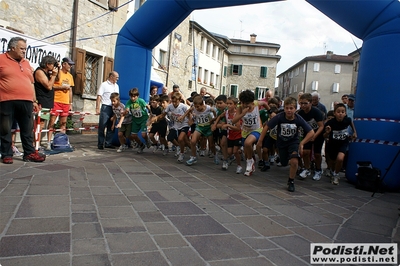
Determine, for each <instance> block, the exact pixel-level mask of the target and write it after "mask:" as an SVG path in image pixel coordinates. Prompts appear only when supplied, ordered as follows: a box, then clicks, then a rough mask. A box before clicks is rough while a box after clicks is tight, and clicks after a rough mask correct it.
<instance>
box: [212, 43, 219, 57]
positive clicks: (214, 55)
mask: <svg viewBox="0 0 400 266" xmlns="http://www.w3.org/2000/svg"><path fill="white" fill-rule="evenodd" d="M217 51H218V47H217V46H215V45H213V48H212V57H213V58H217Z"/></svg>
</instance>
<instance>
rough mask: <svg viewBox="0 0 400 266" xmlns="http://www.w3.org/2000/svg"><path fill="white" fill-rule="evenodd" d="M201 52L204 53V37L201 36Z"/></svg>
mask: <svg viewBox="0 0 400 266" xmlns="http://www.w3.org/2000/svg"><path fill="white" fill-rule="evenodd" d="M200 50H201V51H202V52H204V37H203V36H201V39H200Z"/></svg>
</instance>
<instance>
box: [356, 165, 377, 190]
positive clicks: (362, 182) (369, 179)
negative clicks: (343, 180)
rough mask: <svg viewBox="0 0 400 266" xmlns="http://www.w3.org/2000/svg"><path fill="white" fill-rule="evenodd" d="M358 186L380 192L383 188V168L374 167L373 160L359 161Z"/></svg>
mask: <svg viewBox="0 0 400 266" xmlns="http://www.w3.org/2000/svg"><path fill="white" fill-rule="evenodd" d="M357 165H358V171H357V174H356V176H357V183H356V188H358V189H362V190H366V191H371V192H378V191H380V190H381V189H382V180H381V170H379V168H376V167H373V166H372V163H371V162H357Z"/></svg>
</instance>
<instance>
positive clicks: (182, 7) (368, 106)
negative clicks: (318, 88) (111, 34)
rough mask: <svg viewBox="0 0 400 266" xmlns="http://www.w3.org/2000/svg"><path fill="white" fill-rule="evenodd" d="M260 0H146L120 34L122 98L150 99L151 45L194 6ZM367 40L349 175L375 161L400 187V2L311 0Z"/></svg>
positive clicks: (117, 54)
mask: <svg viewBox="0 0 400 266" xmlns="http://www.w3.org/2000/svg"><path fill="white" fill-rule="evenodd" d="M266 2H274V1H265V0H264V1H261V0H213V1H208V0H207V1H204V0H193V1H191V0H162V1H160V0H147V1H146V2H145V4H144V5H143V6H142V7H141V8H140V9H139V10H138V11H137V12H136V13H135V14H134V15H133V16H132V17H131V18H130V19H129V20H128V21H127V22H126V24H125V25H124V27H123V28H122V29H121V31H120V32H119V34H118V38H117V44H116V51H115V70H116V71H118V72H119V74H120V80H119V85H120V91H121V96H122V99H124V98H125V99H127V98H128V91H129V89H131V88H133V87H137V88H139V91H140V97H142V98H144V99H148V97H149V88H150V76H151V71H150V70H151V58H152V49H153V48H154V47H155V46H156V45H157V44H158V43H159V42H160V41H161V40H163V39H164V38H165V37H166V36H167V35H168V34H169V33H170V32H171V31H172V30H173V29H174V28H175V27H176V26H178V25H179V24H180V23H181V22H182V21H183V20H184V19H185V18H186V17H187V16H188V15H189V14H190V13H191V12H192V11H193V10H196V9H207V8H217V7H227V6H235V5H246V4H256V3H266ZM307 2H308V3H310V4H311V5H313V6H314V7H315V8H317V9H318V10H320V11H321V12H322V13H324V14H325V15H326V16H328V17H329V18H331V19H332V20H334V21H335V22H336V23H338V24H339V25H341V26H342V27H343V28H344V29H346V30H348V31H349V32H351V33H352V34H353V35H355V36H357V37H358V38H360V39H362V40H363V47H362V52H361V57H360V65H359V72H358V84H357V91H356V104H355V114H354V117H355V121H354V123H355V126H356V129H357V133H358V139H357V140H356V141H355V142H353V143H351V144H350V154H349V160H348V165H347V169H346V177H347V179H349V180H350V181H351V182H355V181H356V172H357V162H358V161H371V162H372V164H373V166H374V167H378V168H379V169H381V171H382V175H385V174H386V177H385V180H384V186H385V187H386V188H387V189H391V190H398V189H400V156H399V157H397V160H396V161H394V162H393V164H392V167H391V168H390V169H388V167H389V165H390V164H391V163H392V161H393V160H394V158H395V156H396V154H397V152H398V151H399V149H400V88H399V84H400V74H399V69H400V52H399V51H398V50H399V47H400V2H399V1H398V0H379V1H371V0H352V1H350V0H308V1H307Z"/></svg>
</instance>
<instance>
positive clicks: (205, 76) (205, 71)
mask: <svg viewBox="0 0 400 266" xmlns="http://www.w3.org/2000/svg"><path fill="white" fill-rule="evenodd" d="M208 81H209V76H208V70H207V69H204V80H203V83H204V84H208Z"/></svg>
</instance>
